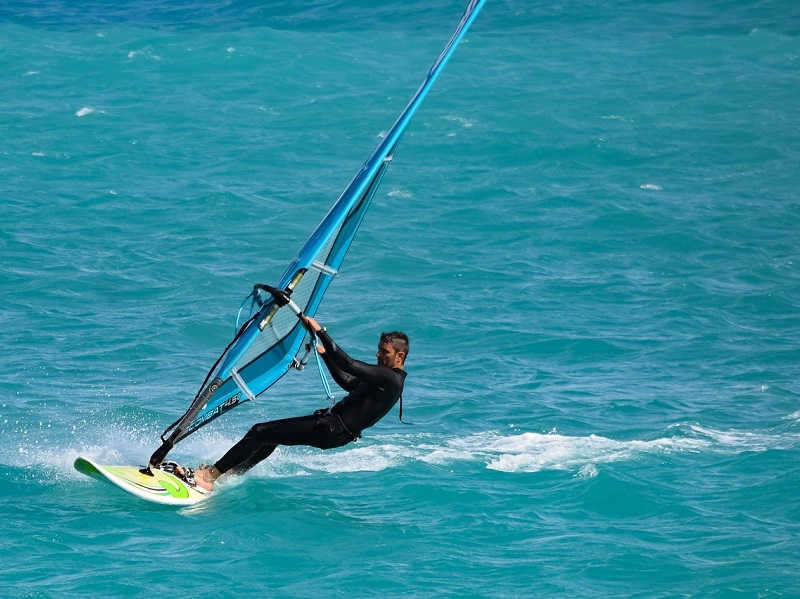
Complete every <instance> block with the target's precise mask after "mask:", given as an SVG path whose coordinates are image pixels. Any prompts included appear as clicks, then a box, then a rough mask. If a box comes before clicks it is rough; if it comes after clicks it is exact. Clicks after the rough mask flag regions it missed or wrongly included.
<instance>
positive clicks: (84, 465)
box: [75, 457, 209, 506]
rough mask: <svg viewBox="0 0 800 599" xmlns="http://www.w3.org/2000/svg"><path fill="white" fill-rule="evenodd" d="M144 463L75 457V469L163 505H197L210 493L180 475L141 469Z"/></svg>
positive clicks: (154, 469)
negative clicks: (110, 463) (122, 463)
mask: <svg viewBox="0 0 800 599" xmlns="http://www.w3.org/2000/svg"><path fill="white" fill-rule="evenodd" d="M140 468H141V466H103V465H101V464H97V463H95V462H94V461H92V460H90V459H89V458H83V457H79V458H77V459H76V460H75V470H77V471H78V472H80V473H82V474H85V475H86V476H91V477H92V478H96V479H97V480H102V481H105V482H109V483H111V484H113V485H116V486H117V487H119V488H120V489H122V490H123V491H127V492H128V493H130V494H131V495H136V497H140V498H141V499H144V500H146V501H152V502H153V503H160V504H162V505H175V506H182V505H193V504H195V503H197V502H199V501H203V499H206V498H207V497H208V496H209V494H208V493H203V492H201V491H198V490H197V488H196V487H193V486H191V485H189V484H187V483H186V481H184V480H181V479H180V478H178V477H177V476H175V475H173V474H170V473H168V472H164V471H163V470H159V469H157V468H151V472H152V475H150V474H145V473H143V472H142V471H141V470H140Z"/></svg>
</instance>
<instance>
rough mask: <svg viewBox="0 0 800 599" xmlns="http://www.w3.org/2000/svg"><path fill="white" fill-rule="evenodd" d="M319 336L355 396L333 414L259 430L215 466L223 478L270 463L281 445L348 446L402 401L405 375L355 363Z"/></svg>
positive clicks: (338, 377) (337, 375) (328, 360)
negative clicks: (269, 460)
mask: <svg viewBox="0 0 800 599" xmlns="http://www.w3.org/2000/svg"><path fill="white" fill-rule="evenodd" d="M317 336H318V338H319V340H320V342H321V343H322V345H323V347H324V348H325V353H323V354H322V358H323V359H324V360H325V364H326V365H327V366H328V370H330V373H331V376H333V379H334V380H335V381H336V383H337V384H338V385H339V386H340V387H341V388H342V389H344V390H345V391H349V394H348V395H347V396H346V397H345V398H344V399H342V400H341V401H340V402H338V403H336V404H335V405H334V406H333V407H332V408H331V409H330V410H317V411H316V412H314V414H312V415H310V416H300V417H298V418H286V419H284V420H273V421H272V422H262V423H261V424H256V425H255V426H254V427H253V428H251V429H250V431H249V432H248V433H247V434H246V435H245V436H244V438H243V439H242V440H241V441H239V442H238V443H237V444H236V445H234V446H233V447H232V448H231V449H230V450H229V451H228V453H226V454H225V455H224V456H222V458H220V459H219V461H218V462H217V463H216V464H214V465H215V466H216V467H217V469H218V470H219V471H220V472H228V471H229V470H233V471H234V472H244V471H246V470H247V469H249V468H252V467H253V466H255V465H256V464H257V463H258V462H260V461H261V460H263V459H265V458H267V457H269V456H270V454H272V452H273V451H275V448H276V447H277V446H278V445H309V446H311V447H318V448H319V449H332V448H334V447H341V446H342V445H347V444H348V443H350V442H351V441H354V440H355V439H357V438H358V437H360V436H361V431H363V430H364V429H366V428H369V427H370V426H372V425H373V424H375V423H376V422H378V420H380V419H381V418H383V417H384V416H385V415H386V414H387V413H388V412H389V410H391V409H392V407H394V405H395V404H396V403H397V400H398V399H400V395H401V394H402V393H403V382H404V381H405V378H406V373H405V371H403V370H401V369H400V368H389V367H388V366H380V365H377V364H367V363H365V362H360V361H359V360H353V359H352V358H350V356H348V355H347V354H346V353H345V352H344V351H342V350H341V349H340V348H339V346H337V345H336V343H335V342H334V341H333V339H331V338H330V336H329V335H328V334H327V333H326V332H324V331H320V332H319V333H318V334H317Z"/></svg>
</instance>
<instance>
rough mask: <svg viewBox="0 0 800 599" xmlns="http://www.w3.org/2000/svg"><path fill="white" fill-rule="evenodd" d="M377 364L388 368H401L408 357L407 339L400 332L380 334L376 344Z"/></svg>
mask: <svg viewBox="0 0 800 599" xmlns="http://www.w3.org/2000/svg"><path fill="white" fill-rule="evenodd" d="M375 355H376V356H377V358H378V364H380V365H381V366H388V367H389V368H402V367H403V364H405V361H406V357H407V356H408V337H407V336H406V335H405V333H401V332H400V331H392V332H391V333H381V340H380V342H379V343H378V353H377V354H375Z"/></svg>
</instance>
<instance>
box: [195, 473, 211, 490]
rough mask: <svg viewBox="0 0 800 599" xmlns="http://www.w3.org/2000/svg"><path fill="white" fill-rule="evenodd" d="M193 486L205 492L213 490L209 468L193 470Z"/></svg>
mask: <svg viewBox="0 0 800 599" xmlns="http://www.w3.org/2000/svg"><path fill="white" fill-rule="evenodd" d="M194 484H195V485H197V486H198V487H200V488H201V489H205V490H206V491H212V490H213V489H214V479H213V478H212V477H211V468H202V469H197V470H195V471H194Z"/></svg>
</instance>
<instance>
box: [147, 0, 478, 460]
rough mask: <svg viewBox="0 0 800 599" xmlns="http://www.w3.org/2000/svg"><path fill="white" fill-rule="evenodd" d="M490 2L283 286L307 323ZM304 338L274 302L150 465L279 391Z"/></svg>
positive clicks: (228, 353) (449, 49) (238, 341)
mask: <svg viewBox="0 0 800 599" xmlns="http://www.w3.org/2000/svg"><path fill="white" fill-rule="evenodd" d="M484 2H485V0H471V1H470V2H469V4H468V5H467V8H466V10H465V11H464V14H463V16H462V17H461V20H460V21H459V23H458V27H456V30H455V32H454V33H453V35H452V37H451V38H450V40H449V41H448V43H447V45H446V46H445V48H444V50H443V51H442V53H441V54H440V55H439V57H438V58H437V59H436V61H435V62H434V63H433V66H432V67H431V69H430V71H429V72H428V73H427V75H426V77H425V78H424V80H423V81H422V84H421V85H420V87H419V89H418V90H417V92H416V93H415V94H414V96H413V97H412V98H411V101H410V102H409V103H408V106H406V108H405V110H404V111H403V112H402V113H401V114H400V116H399V117H398V119H397V121H396V122H395V124H394V125H393V126H392V128H391V130H390V131H389V132H388V133H387V134H386V136H385V137H384V138H383V140H382V141H381V143H380V144H379V145H378V147H377V148H375V150H374V151H373V152H372V154H371V155H370V157H369V159H367V161H366V162H365V163H364V165H363V166H362V167H361V170H360V171H359V172H358V173H357V174H356V176H355V177H354V178H353V180H352V181H351V182H350V183H349V184H348V186H347V187H346V188H345V190H344V191H343V192H342V194H341V195H340V196H339V199H338V200H337V201H336V203H335V204H334V205H333V207H332V208H331V209H330V211H329V212H328V214H327V215H326V216H325V218H324V219H323V220H322V222H321V223H320V224H319V226H318V227H317V228H316V230H315V231H314V233H313V234H312V235H311V237H310V238H309V239H308V241H306V243H305V245H304V246H303V247H302V249H301V250H300V251H299V252H298V253H297V255H296V256H295V258H294V260H293V261H292V262H291V264H290V265H289V267H288V268H287V269H286V272H285V273H284V274H283V276H282V277H281V279H280V281H279V282H278V284H277V285H276V287H277V288H278V289H282V290H285V291H286V292H287V293H289V294H290V296H291V299H292V301H293V302H294V303H295V304H296V305H297V306H298V307H300V309H301V310H302V311H303V312H304V313H305V314H307V315H308V316H313V315H314V314H315V313H316V310H317V307H318V306H319V304H320V302H321V301H322V297H323V295H324V294H325V290H326V289H327V288H328V285H329V284H330V282H331V280H332V279H333V277H334V276H335V275H336V273H337V271H338V270H339V267H340V266H341V264H342V260H343V259H344V257H345V254H346V253H347V250H348V248H349V247H350V244H351V242H352V241H353V238H354V237H355V235H356V232H357V231H358V228H359V225H360V224H361V221H362V220H363V218H364V215H365V214H366V212H367V209H368V208H369V205H370V203H371V201H372V198H373V196H374V195H375V191H376V190H377V188H378V186H379V185H380V182H381V179H382V178H383V175H384V173H385V172H386V169H387V168H388V166H389V163H390V162H391V160H392V156H393V154H394V151H395V149H396V148H397V146H398V144H399V143H400V140H401V139H402V137H403V134H404V133H405V130H406V128H407V127H408V124H409V122H410V121H411V118H412V117H413V116H414V113H415V112H416V111H417V108H419V106H420V104H421V103H422V101H423V99H424V98H425V96H426V95H427V93H428V91H429V90H430V88H431V86H432V85H433V83H434V81H435V80H436V79H437V77H438V76H439V74H440V73H441V71H442V69H443V68H444V66H445V64H446V63H447V61H448V59H449V58H450V56H451V54H452V53H453V51H454V50H455V48H456V46H457V45H458V43H459V41H461V38H462V37H463V36H464V34H465V33H466V32H467V30H468V29H469V27H470V25H471V24H472V22H473V20H474V19H475V17H476V16H477V14H478V12H479V11H480V9H481V8H482V7H483V4H484ZM305 335H306V331H305V329H304V328H303V327H302V325H301V324H300V321H299V320H298V318H297V316H296V314H295V313H294V312H293V311H292V310H291V309H289V308H288V307H279V306H278V305H277V304H276V303H275V301H274V299H273V298H271V297H269V298H267V299H266V300H265V301H264V302H263V304H262V305H261V307H260V308H259V309H258V311H257V312H256V313H255V314H254V315H253V316H252V317H251V318H250V319H249V320H247V322H245V323H244V325H242V327H241V328H240V329H239V331H238V332H237V334H236V336H235V337H234V339H233V340H232V341H231V343H230V344H229V345H228V347H227V348H226V349H225V351H224V352H223V354H222V355H221V356H220V357H219V359H218V360H217V362H216V363H215V365H214V367H213V368H212V369H211V371H209V373H208V375H207V376H206V379H205V381H204V382H203V385H202V386H201V388H200V391H199V392H198V393H197V395H196V396H195V399H194V401H193V402H192V405H191V406H190V408H189V410H187V412H186V413H185V414H184V415H183V417H181V418H180V419H179V420H178V421H176V422H175V423H174V424H173V425H171V426H170V427H168V428H167V430H166V431H165V432H164V434H163V435H162V437H161V439H162V441H163V444H162V446H161V447H160V448H159V449H158V450H156V452H155V453H154V454H153V456H152V457H151V458H150V464H151V465H158V464H160V463H161V461H162V460H163V459H164V457H165V456H166V454H167V453H168V452H169V451H170V449H171V448H172V447H173V446H174V444H175V443H177V442H178V441H180V440H181V439H183V438H184V437H186V436H187V435H190V434H191V433H193V432H195V431H196V430H198V429H199V428H200V427H202V426H204V425H205V424H208V423H209V422H211V421H212V420H214V419H215V418H217V417H219V416H221V415H222V414H224V413H225V412H227V411H229V410H231V409H232V408H234V407H236V406H238V405H241V404H242V403H244V402H246V401H249V400H252V399H254V398H255V397H256V396H258V395H259V394H261V393H263V392H264V391H265V390H266V389H268V388H269V387H270V386H271V385H273V384H274V383H275V382H276V381H277V380H278V379H280V378H281V377H282V376H283V375H284V374H286V373H287V372H288V371H289V369H290V368H291V367H292V364H293V363H294V361H295V359H296V358H295V356H296V355H297V353H298V352H299V351H300V349H301V346H302V345H303V340H304V338H305ZM170 431H171V433H170ZM167 434H169V437H166V435H167Z"/></svg>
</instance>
